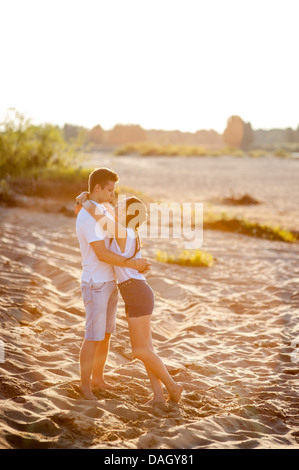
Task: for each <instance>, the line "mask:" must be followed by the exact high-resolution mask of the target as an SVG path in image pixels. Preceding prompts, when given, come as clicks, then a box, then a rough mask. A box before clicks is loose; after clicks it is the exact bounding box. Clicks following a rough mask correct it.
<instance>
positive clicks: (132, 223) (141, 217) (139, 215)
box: [126, 196, 147, 259]
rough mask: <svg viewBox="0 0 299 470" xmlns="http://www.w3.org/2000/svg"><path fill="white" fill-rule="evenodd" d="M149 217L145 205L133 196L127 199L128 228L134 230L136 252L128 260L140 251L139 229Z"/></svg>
mask: <svg viewBox="0 0 299 470" xmlns="http://www.w3.org/2000/svg"><path fill="white" fill-rule="evenodd" d="M146 217H147V213H146V207H145V205H144V203H143V202H142V201H141V200H140V199H139V198H138V197H136V196H131V197H128V198H127V199H126V228H132V229H133V230H134V233H135V241H136V243H135V251H134V254H133V255H132V256H130V258H128V259H132V258H134V257H135V256H136V254H137V253H138V251H139V250H140V237H139V233H138V229H139V227H140V225H142V224H143V222H145V220H146Z"/></svg>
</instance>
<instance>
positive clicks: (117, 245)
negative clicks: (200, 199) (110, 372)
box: [77, 193, 183, 404]
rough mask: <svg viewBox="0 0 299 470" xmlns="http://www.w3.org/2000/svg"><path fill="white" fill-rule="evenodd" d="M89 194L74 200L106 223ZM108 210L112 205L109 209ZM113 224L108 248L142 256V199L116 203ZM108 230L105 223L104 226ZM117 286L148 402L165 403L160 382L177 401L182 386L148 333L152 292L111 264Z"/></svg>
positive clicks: (129, 271)
mask: <svg viewBox="0 0 299 470" xmlns="http://www.w3.org/2000/svg"><path fill="white" fill-rule="evenodd" d="M86 194H88V193H82V194H81V195H80V196H79V197H78V198H77V201H78V202H79V204H80V203H82V205H83V207H84V208H85V209H86V210H87V211H88V212H89V213H90V214H91V215H92V216H93V217H94V218H95V219H96V220H97V221H98V222H99V223H100V224H101V226H102V227H104V226H105V224H106V222H107V221H105V215H104V214H103V213H99V207H98V206H95V204H93V203H92V202H91V201H89V200H88V199H87V195H86ZM108 210H110V211H111V206H110V208H108ZM114 215H115V220H116V222H115V225H114V224H112V225H114V227H112V226H111V224H109V232H111V233H112V235H113V237H114V238H112V239H111V240H112V241H111V244H110V250H111V251H113V252H115V253H117V254H120V255H122V256H125V257H126V258H130V259H131V258H133V259H137V258H140V257H141V246H140V237H139V233H138V228H139V226H140V225H141V224H142V223H143V222H145V220H146V217H147V213H146V207H145V205H144V204H143V202H142V201H141V200H140V199H138V198H137V197H129V198H126V199H125V200H124V201H122V202H121V203H119V204H118V205H117V206H115V209H114ZM105 228H106V229H107V226H105ZM114 269H115V274H116V277H117V283H118V287H119V290H120V293H121V296H122V298H123V300H124V303H125V310H126V316H127V321H128V326H129V333H130V339H131V345H132V352H133V354H134V356H135V357H136V358H138V359H140V360H141V361H142V362H143V363H144V366H145V369H146V371H147V373H148V376H149V379H150V382H151V385H152V389H153V393H154V396H153V399H152V400H151V401H150V402H148V403H147V404H155V403H164V402H165V398H164V394H163V388H162V384H161V382H162V383H163V384H164V385H165V387H166V388H167V390H168V393H169V399H170V400H172V401H175V402H178V401H179V399H180V396H181V393H182V389H183V387H182V385H180V384H177V383H176V382H175V381H174V380H173V379H172V377H171V376H170V375H169V373H168V371H167V369H166V367H165V365H164V363H163V362H162V360H161V359H160V357H159V356H158V355H157V354H156V353H155V352H154V349H153V344H152V335H151V315H152V312H153V307H154V294H153V291H152V289H151V287H150V286H149V285H148V284H147V282H146V279H145V277H144V276H143V275H142V274H141V273H139V272H138V271H136V270H135V269H132V268H126V267H119V266H114Z"/></svg>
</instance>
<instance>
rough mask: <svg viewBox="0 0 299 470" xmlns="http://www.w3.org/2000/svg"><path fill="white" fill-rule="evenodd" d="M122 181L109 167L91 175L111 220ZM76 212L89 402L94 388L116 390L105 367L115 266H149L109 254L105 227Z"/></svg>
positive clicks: (92, 194) (83, 371) (94, 196)
mask: <svg viewBox="0 0 299 470" xmlns="http://www.w3.org/2000/svg"><path fill="white" fill-rule="evenodd" d="M118 179H119V178H118V175H117V174H116V173H115V172H114V171H112V170H109V169H108V168H98V169H96V170H94V171H93V172H92V173H91V174H90V175H89V181H88V191H89V199H90V200H91V201H93V202H94V203H96V204H97V205H98V206H99V208H100V209H101V210H102V211H103V212H104V213H106V216H107V217H108V218H111V219H112V215H110V214H109V212H107V210H106V209H105V206H104V205H103V203H106V202H110V201H111V200H112V198H113V197H114V190H115V185H116V183H117V182H118ZM76 212H77V213H78V215H77V221H76V231H77V237H78V240H79V245H80V250H81V255H82V268H83V271H82V276H81V291H82V297H83V303H84V306H85V313H86V325H85V337H84V341H83V344H82V347H81V351H80V375H81V392H82V393H83V395H84V397H85V398H86V399H89V400H95V399H96V397H95V395H94V394H93V393H92V387H94V388H99V387H100V388H112V387H111V386H110V385H109V384H107V383H106V381H105V380H104V367H105V363H106V359H107V355H108V351H109V342H110V337H111V333H113V332H114V330H115V322H116V309H117V300H118V293H117V286H116V281H115V274H114V270H113V265H115V266H127V267H130V268H134V269H137V270H138V271H140V272H143V271H146V270H147V269H148V267H149V263H148V261H147V260H145V259H144V258H141V259H138V260H131V259H130V260H129V259H128V260H127V259H126V258H125V257H123V256H120V255H117V254H115V253H113V252H112V251H109V244H110V239H109V237H108V235H107V232H105V231H104V230H103V227H101V226H99V225H98V224H97V223H96V220H95V219H94V218H93V217H92V216H91V215H90V214H89V213H88V212H87V211H86V210H85V209H84V208H82V209H81V210H80V209H79V208H78V210H77V211H76ZM112 220H113V219H112Z"/></svg>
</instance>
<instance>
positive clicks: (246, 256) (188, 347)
mask: <svg viewBox="0 0 299 470" xmlns="http://www.w3.org/2000/svg"><path fill="white" fill-rule="evenodd" d="M0 215H1V234H0V253H1V270H0V289H1V300H0V319H1V326H2V331H1V339H2V341H3V343H4V348H5V361H4V362H3V363H1V364H0V411H1V412H0V429H1V431H0V447H1V448H26V449H27V448H106V449H109V448H111V449H113V448H131V449H135V448H141V449H142V448H149V449H150V448H161V449H163V448H166V449H172V448H194V449H195V448H279V447H287V448H291V447H298V445H299V428H298V424H299V423H298V407H299V394H298V373H299V362H296V360H295V359H296V356H294V345H292V341H294V339H295V338H297V337H298V336H299V330H298V317H299V289H298V276H299V270H298V260H299V244H298V243H296V244H286V243H283V242H273V241H267V240H261V239H255V238H249V237H246V236H243V235H237V234H232V233H230V234H228V233H221V232H214V231H206V232H205V239H204V247H203V248H204V249H206V250H207V251H209V252H211V253H212V254H213V255H214V256H215V257H216V258H217V262H216V263H215V265H214V266H213V267H212V268H188V267H181V266H176V265H163V264H160V263H157V262H155V261H153V265H152V270H151V272H150V273H149V274H148V276H147V278H148V282H149V283H150V284H151V286H152V287H153V289H154V291H155V295H156V303H155V312H154V315H153V320H152V325H153V338H154V346H155V348H156V350H157V352H158V354H159V355H160V356H161V357H162V358H163V360H164V361H165V364H166V365H167V367H168V369H169V371H170V373H171V374H172V376H173V377H174V378H175V380H177V381H178V382H181V383H182V384H183V385H184V392H183V395H182V400H181V402H180V403H179V404H178V405H177V404H173V403H171V402H170V403H167V404H166V405H165V406H164V405H163V406H155V407H149V406H146V405H145V403H146V401H147V400H148V398H149V396H150V385H149V381H148V379H147V376H146V374H145V372H144V368H143V366H142V364H141V363H140V362H139V361H138V360H136V359H134V357H133V356H132V353H131V348H130V344H129V340H128V333H127V324H126V321H125V315H124V306H123V303H122V301H120V304H119V309H118V321H117V332H116V335H115V336H113V338H112V341H111V352H110V354H109V358H108V363H107V379H108V380H109V381H110V382H111V383H113V384H114V385H116V386H117V389H115V390H113V391H102V392H98V393H97V397H98V401H97V402H96V403H95V402H88V401H86V400H83V399H82V396H81V395H80V392H79V369H78V353H79V348H80V345H81V341H82V338H83V332H84V310H83V304H82V300H81V293H80V286H79V278H80V273H81V266H80V261H81V259H80V252H79V248H78V243H77V239H76V235H75V231H74V226H75V219H74V218H69V217H65V216H64V215H62V214H55V213H43V212H40V211H32V210H26V209H24V208H14V209H6V208H0ZM174 247H177V248H179V242H178V241H174V240H163V239H162V240H150V239H146V240H144V254H145V255H146V256H148V257H150V258H154V255H155V251H156V249H157V248H158V249H166V250H172V249H173V248H174ZM292 354H293V355H292Z"/></svg>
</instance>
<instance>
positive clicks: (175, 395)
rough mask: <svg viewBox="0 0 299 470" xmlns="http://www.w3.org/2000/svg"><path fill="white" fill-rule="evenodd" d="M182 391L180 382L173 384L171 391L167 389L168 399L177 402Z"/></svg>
mask: <svg viewBox="0 0 299 470" xmlns="http://www.w3.org/2000/svg"><path fill="white" fill-rule="evenodd" d="M182 391H183V386H182V385H180V384H175V385H174V387H173V388H172V389H171V391H169V399H170V400H171V401H175V402H176V403H178V402H179V401H180V398H181V394H182Z"/></svg>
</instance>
